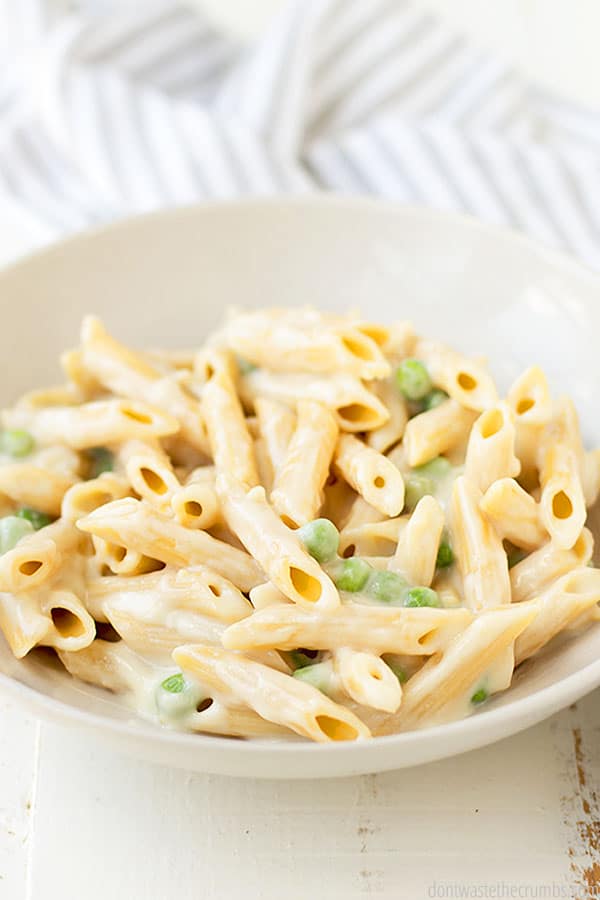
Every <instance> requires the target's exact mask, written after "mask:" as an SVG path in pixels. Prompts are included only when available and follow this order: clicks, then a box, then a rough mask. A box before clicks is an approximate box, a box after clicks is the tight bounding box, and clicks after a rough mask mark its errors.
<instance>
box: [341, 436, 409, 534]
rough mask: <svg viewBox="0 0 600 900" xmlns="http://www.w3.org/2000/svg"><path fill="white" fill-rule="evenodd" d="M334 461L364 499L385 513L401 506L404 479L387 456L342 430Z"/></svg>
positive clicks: (395, 513)
mask: <svg viewBox="0 0 600 900" xmlns="http://www.w3.org/2000/svg"><path fill="white" fill-rule="evenodd" d="M334 464H335V469H336V471H337V472H339V474H340V475H342V477H343V478H345V480H346V481H347V482H348V484H349V485H351V487H353V488H354V490H355V491H356V492H357V493H358V494H360V496H361V497H362V498H363V500H366V502H367V503H369V504H370V505H371V506H373V507H374V508H375V509H377V510H378V511H379V512H381V513H383V514H384V515H387V516H398V515H400V513H401V512H402V508H403V506H404V481H403V479H402V475H401V474H400V471H399V470H398V469H397V468H396V466H395V465H394V464H393V463H392V462H390V460H389V459H387V458H386V457H385V456H383V455H382V454H381V453H378V452H377V450H373V448H372V447H368V446H367V445H366V444H363V443H362V441H359V440H358V438H356V437H354V435H351V434H343V435H341V437H340V438H339V440H338V442H337V447H336V450H335V454H334Z"/></svg>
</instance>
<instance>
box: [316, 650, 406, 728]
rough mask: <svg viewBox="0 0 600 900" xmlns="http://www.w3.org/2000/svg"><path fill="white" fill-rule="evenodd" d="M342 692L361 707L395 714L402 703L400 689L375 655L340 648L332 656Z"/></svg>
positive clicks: (387, 669)
mask: <svg viewBox="0 0 600 900" xmlns="http://www.w3.org/2000/svg"><path fill="white" fill-rule="evenodd" d="M333 659H334V669H335V672H336V674H337V676H338V678H339V679H340V683H341V686H342V689H343V690H344V691H345V692H346V693H347V694H348V696H349V697H351V699H352V700H354V702H355V703H359V704H361V705H362V706H370V707H372V708H373V709H381V710H383V711H384V712H390V713H394V712H396V711H397V710H398V708H399V706H400V704H401V702H402V687H401V686H400V682H399V681H398V679H397V677H396V676H395V675H394V673H393V672H392V670H391V669H390V667H389V666H388V665H386V664H385V663H384V661H383V660H382V659H380V658H379V656H376V655H375V654H374V653H365V652H364V651H360V650H353V649H351V648H350V647H340V649H339V650H336V651H335V652H334V655H333Z"/></svg>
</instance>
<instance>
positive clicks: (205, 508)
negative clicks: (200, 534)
mask: <svg viewBox="0 0 600 900" xmlns="http://www.w3.org/2000/svg"><path fill="white" fill-rule="evenodd" d="M171 509H172V510H173V514H174V515H175V518H176V519H177V521H178V522H179V524H180V525H184V526H185V527H186V528H201V529H203V530H206V529H208V528H212V527H213V526H214V525H217V524H218V523H220V522H221V520H222V516H221V508H220V505H219V498H218V497H217V492H216V491H215V489H214V487H213V486H212V485H211V484H209V483H207V482H205V483H202V482H193V483H192V484H186V485H185V486H184V487H182V488H179V489H178V490H176V491H175V492H174V494H173V496H172V497H171Z"/></svg>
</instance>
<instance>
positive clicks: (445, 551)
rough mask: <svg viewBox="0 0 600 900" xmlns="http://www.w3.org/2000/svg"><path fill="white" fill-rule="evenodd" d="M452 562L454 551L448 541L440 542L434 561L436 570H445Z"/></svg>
mask: <svg viewBox="0 0 600 900" xmlns="http://www.w3.org/2000/svg"><path fill="white" fill-rule="evenodd" d="M453 562H454V551H453V549H452V547H451V546H450V544H449V543H448V541H442V542H441V543H440V546H439V548H438V552H437V559H436V561H435V564H436V566H437V567H438V569H447V568H448V566H451V565H452V563H453Z"/></svg>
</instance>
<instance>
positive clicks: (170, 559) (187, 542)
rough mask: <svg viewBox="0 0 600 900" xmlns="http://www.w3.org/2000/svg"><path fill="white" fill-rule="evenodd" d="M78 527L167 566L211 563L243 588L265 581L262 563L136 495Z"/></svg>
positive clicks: (244, 589) (210, 566) (208, 564)
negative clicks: (168, 515) (165, 514)
mask: <svg viewBox="0 0 600 900" xmlns="http://www.w3.org/2000/svg"><path fill="white" fill-rule="evenodd" d="M77 527H78V528H80V529H81V530H82V531H85V532H88V533H89V534H94V535H96V536H97V537H101V538H104V539H105V540H107V541H112V542H113V543H116V544H121V545H123V546H125V547H128V548H130V549H132V550H138V551H139V552H140V553H143V554H144V555H145V556H149V557H151V558H152V559H159V560H161V561H162V562H164V563H166V564H167V565H172V566H179V567H185V566H188V565H205V566H208V567H209V568H212V569H214V570H215V571H216V572H218V573H219V574H220V575H223V576H224V577H225V578H228V579H229V580H230V581H232V582H233V583H234V584H235V585H237V586H238V587H239V588H240V589H241V590H243V591H248V590H250V588H252V587H254V586H255V585H256V584H260V583H261V581H263V580H264V576H263V574H262V571H261V569H260V566H259V565H258V564H257V563H256V562H255V560H253V559H252V557H250V556H248V554H247V553H244V552H243V551H241V550H238V549H237V548H236V547H231V546H230V545H229V544H225V543H224V542H223V541H219V540H216V539H215V538H213V537H211V535H209V534H207V533H206V532H204V531H199V530H197V529H193V530H192V529H191V528H184V527H183V526H182V525H180V524H179V523H178V522H176V521H174V520H173V519H169V518H166V517H165V516H164V515H162V514H161V513H159V512H158V510H155V509H153V507H151V506H149V505H147V504H145V503H143V502H141V501H140V500H134V499H133V498H132V497H127V498H125V499H124V500H115V501H114V502H113V503H108V504H107V505H106V506H102V507H100V509H97V510H95V511H94V512H93V513H91V514H90V515H89V516H86V517H85V518H84V519H80V520H79V521H78V522H77Z"/></svg>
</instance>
